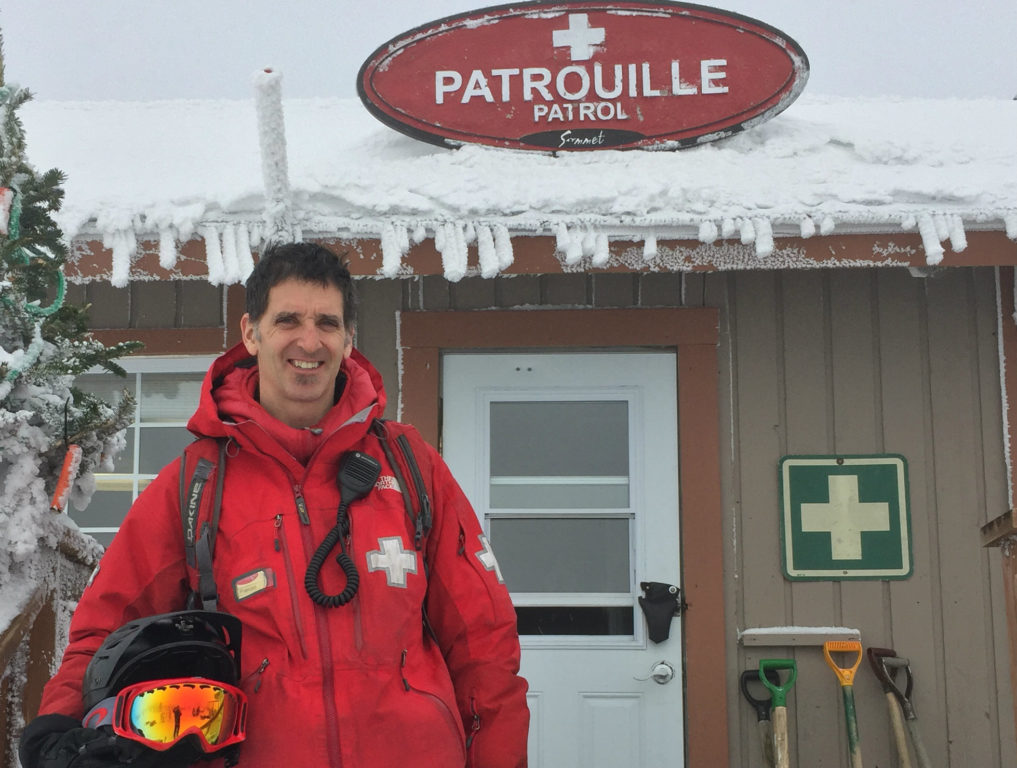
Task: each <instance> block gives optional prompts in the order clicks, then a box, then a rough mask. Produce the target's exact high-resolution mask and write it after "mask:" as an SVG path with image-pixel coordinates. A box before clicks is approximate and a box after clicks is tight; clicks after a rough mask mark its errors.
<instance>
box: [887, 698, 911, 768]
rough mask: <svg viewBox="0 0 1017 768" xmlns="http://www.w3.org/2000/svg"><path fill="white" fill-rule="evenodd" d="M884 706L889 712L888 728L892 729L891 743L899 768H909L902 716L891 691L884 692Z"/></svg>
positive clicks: (909, 754) (909, 757)
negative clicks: (898, 760)
mask: <svg viewBox="0 0 1017 768" xmlns="http://www.w3.org/2000/svg"><path fill="white" fill-rule="evenodd" d="M886 706H887V708H888V709H889V712H890V726H891V728H892V729H893V742H894V744H895V745H896V746H897V757H898V758H899V759H900V762H899V765H900V768H911V753H910V752H909V751H908V737H907V734H905V733H904V716H903V715H902V714H901V711H900V705H899V704H897V697H896V696H894V694H893V691H886Z"/></svg>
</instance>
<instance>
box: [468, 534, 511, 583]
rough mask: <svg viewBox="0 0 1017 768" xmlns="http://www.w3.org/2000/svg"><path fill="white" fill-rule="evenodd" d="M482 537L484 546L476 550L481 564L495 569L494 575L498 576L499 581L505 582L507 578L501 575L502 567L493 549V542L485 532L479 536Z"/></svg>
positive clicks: (481, 543)
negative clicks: (499, 565)
mask: <svg viewBox="0 0 1017 768" xmlns="http://www.w3.org/2000/svg"><path fill="white" fill-rule="evenodd" d="M477 538H478V539H480V545H481V546H482V547H483V549H482V550H480V551H479V552H474V554H475V555H476V556H477V559H478V560H479V561H480V564H481V565H482V566H484V569H485V570H488V571H494V575H495V576H497V577H498V583H499V584H504V583H505V579H503V578H502V576H501V568H499V567H498V558H496V557H495V556H494V550H492V549H491V542H490V540H489V539H488V538H487V536H484V535H483V534H481V535H479V536H478V537H477Z"/></svg>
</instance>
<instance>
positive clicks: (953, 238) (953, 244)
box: [949, 213, 968, 253]
mask: <svg viewBox="0 0 1017 768" xmlns="http://www.w3.org/2000/svg"><path fill="white" fill-rule="evenodd" d="M949 225H950V248H951V250H952V251H953V252H954V253H960V252H961V251H963V250H964V249H965V248H967V247H968V236H967V234H965V232H964V220H963V219H961V217H960V216H958V215H957V214H956V213H952V214H950V220H949Z"/></svg>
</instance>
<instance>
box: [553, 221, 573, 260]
mask: <svg viewBox="0 0 1017 768" xmlns="http://www.w3.org/2000/svg"><path fill="white" fill-rule="evenodd" d="M570 242H572V238H571V236H570V235H569V229H568V227H566V226H565V222H562V221H559V222H558V223H557V224H556V225H555V228H554V247H555V250H557V251H558V252H559V253H565V252H566V251H567V250H568V247H569V243H570Z"/></svg>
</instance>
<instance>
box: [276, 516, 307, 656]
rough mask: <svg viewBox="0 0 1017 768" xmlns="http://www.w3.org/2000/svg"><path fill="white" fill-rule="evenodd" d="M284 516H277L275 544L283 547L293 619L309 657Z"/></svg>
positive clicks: (277, 548) (277, 546)
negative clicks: (283, 525) (283, 527)
mask: <svg viewBox="0 0 1017 768" xmlns="http://www.w3.org/2000/svg"><path fill="white" fill-rule="evenodd" d="M282 524H283V516H282V515H276V516H275V528H276V532H275V536H276V538H275V545H276V551H278V550H279V549H280V547H281V549H282V556H283V565H284V567H285V568H286V583H287V585H288V587H289V592H290V607H291V608H292V610H293V621H294V623H296V625H297V638H298V639H299V640H300V654H301V656H303V657H304V658H305V659H306V658H307V641H306V639H305V638H304V622H303V619H301V617H300V602H299V600H298V599H297V598H298V596H299V595H298V592H297V581H296V578H295V577H294V574H293V558H291V557H290V546H289V544H288V543H287V542H286V534H285V532H284V531H283V529H282Z"/></svg>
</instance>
